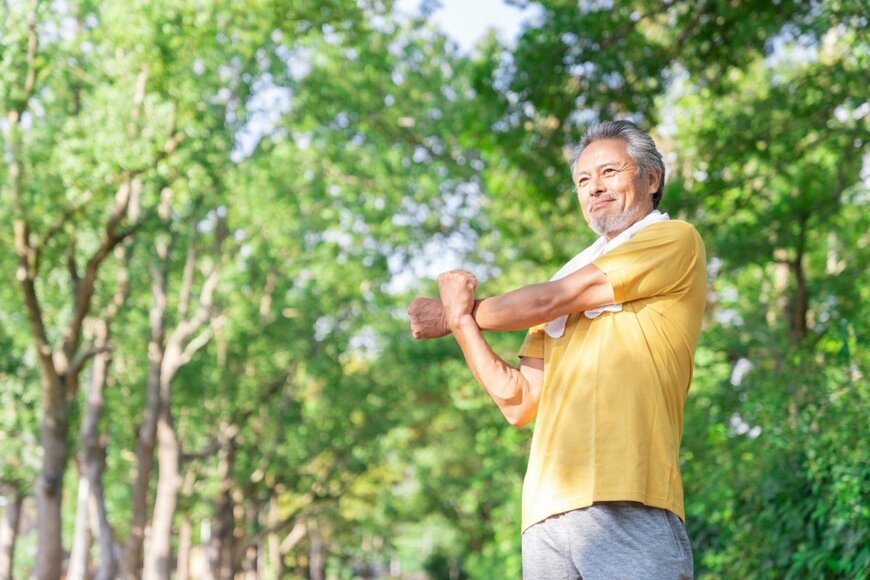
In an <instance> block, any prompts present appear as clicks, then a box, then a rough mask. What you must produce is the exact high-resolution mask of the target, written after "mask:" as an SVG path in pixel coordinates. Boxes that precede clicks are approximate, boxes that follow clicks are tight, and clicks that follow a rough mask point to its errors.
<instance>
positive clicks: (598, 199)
mask: <svg viewBox="0 0 870 580" xmlns="http://www.w3.org/2000/svg"><path fill="white" fill-rule="evenodd" d="M615 199H616V196H615V195H602V196H600V197H596V198H595V199H590V200H589V203H587V204H586V207H587V208H589V209H592V206H594V205H595V204H596V203H598V202H601V201H613V200H615Z"/></svg>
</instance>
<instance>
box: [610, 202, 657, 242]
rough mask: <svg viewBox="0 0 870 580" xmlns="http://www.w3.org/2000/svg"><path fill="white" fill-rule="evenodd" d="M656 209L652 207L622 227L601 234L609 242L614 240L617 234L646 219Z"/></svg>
mask: <svg viewBox="0 0 870 580" xmlns="http://www.w3.org/2000/svg"><path fill="white" fill-rule="evenodd" d="M654 211H655V209H650V210H649V211H648V212H646V213H645V214H642V215H639V216H638V217H636V218H635V219H634V220H632V221H631V222H629V223H628V224H626V225H625V226H623V227H621V228H620V229H618V230H614V231H612V232H604V233H603V234H601V235H602V237H604V239H605V240H607V241H608V242H609V241H610V240H612V239H613V238H615V237H616V236H618V235H619V234H621V233H622V232H624V231H625V230H627V229H628V228H630V227H631V226H633V225H634V224H636V223H637V222H639V221H641V220H642V219H644V218H645V217H647V216H648V215H650V214H651V213H653V212H654Z"/></svg>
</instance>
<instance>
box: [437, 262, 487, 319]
mask: <svg viewBox="0 0 870 580" xmlns="http://www.w3.org/2000/svg"><path fill="white" fill-rule="evenodd" d="M476 289H477V278H475V277H474V275H473V274H471V273H470V272H466V271H465V270H450V271H449V272H444V273H443V274H441V275H440V276H438V292H439V293H440V294H441V304H442V306H443V308H444V318H445V320H446V321H447V326H449V327H450V328H453V327H454V326H456V325H457V324H459V320H460V319H461V318H462V317H463V316H464V315H466V314H471V311H472V309H473V308H474V291H475V290H476Z"/></svg>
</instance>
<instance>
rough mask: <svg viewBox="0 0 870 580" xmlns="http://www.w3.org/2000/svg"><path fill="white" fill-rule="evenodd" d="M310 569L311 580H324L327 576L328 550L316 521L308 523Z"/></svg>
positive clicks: (312, 520)
mask: <svg viewBox="0 0 870 580" xmlns="http://www.w3.org/2000/svg"><path fill="white" fill-rule="evenodd" d="M308 569H309V574H310V578H311V580H323V578H324V576H325V574H326V548H325V547H324V545H323V536H321V535H320V526H318V525H317V520H316V519H313V518H312V519H311V520H309V522H308Z"/></svg>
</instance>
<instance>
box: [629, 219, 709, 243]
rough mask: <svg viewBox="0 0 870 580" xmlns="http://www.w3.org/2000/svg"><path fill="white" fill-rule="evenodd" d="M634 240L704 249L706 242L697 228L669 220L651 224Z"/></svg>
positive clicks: (687, 223)
mask: <svg viewBox="0 0 870 580" xmlns="http://www.w3.org/2000/svg"><path fill="white" fill-rule="evenodd" d="M632 239H633V240H637V241H638V242H642V243H650V244H652V245H659V244H674V243H676V244H679V245H685V246H694V247H697V246H700V247H703V245H704V242H703V240H702V239H701V235H700V234H699V233H698V230H696V229H695V226H693V225H692V224H690V223H689V222H684V221H682V220H668V221H665V222H658V223H655V224H651V225H649V226H647V227H645V228H644V229H642V230H641V231H639V232H638V233H637V234H636V235H635V236H634V238H632Z"/></svg>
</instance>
